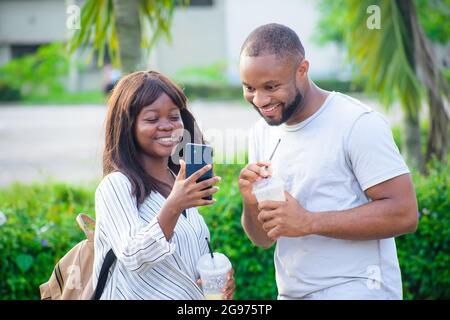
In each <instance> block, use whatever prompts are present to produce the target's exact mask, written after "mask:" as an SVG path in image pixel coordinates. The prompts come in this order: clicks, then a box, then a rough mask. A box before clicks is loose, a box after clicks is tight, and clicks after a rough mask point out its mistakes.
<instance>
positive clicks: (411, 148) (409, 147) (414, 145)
mask: <svg viewBox="0 0 450 320" xmlns="http://www.w3.org/2000/svg"><path fill="white" fill-rule="evenodd" d="M403 118H404V120H403V123H404V130H403V139H402V144H403V150H405V157H406V159H407V161H408V164H409V165H410V166H412V167H414V168H416V169H418V170H420V171H422V172H423V168H424V165H423V157H422V151H421V148H420V120H419V119H420V118H419V114H418V113H417V115H411V114H409V113H406V112H405V113H404V115H403Z"/></svg>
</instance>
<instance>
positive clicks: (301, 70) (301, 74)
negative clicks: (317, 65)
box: [297, 59, 309, 80]
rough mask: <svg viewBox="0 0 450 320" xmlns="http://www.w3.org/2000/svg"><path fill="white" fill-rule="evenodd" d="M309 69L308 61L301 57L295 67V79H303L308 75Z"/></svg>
mask: <svg viewBox="0 0 450 320" xmlns="http://www.w3.org/2000/svg"><path fill="white" fill-rule="evenodd" d="M308 71H309V61H308V60H306V59H302V61H301V62H300V63H299V64H298V67H297V79H298V80H303V79H305V78H306V77H307V76H308Z"/></svg>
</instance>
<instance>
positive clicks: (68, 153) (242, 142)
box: [0, 101, 400, 186]
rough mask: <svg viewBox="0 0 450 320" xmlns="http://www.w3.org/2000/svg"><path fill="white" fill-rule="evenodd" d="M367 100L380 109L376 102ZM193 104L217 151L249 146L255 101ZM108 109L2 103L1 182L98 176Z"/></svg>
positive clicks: (76, 179) (393, 117)
mask: <svg viewBox="0 0 450 320" xmlns="http://www.w3.org/2000/svg"><path fill="white" fill-rule="evenodd" d="M364 102H366V103H367V104H369V105H370V106H371V107H374V108H375V109H379V107H378V105H377V104H376V103H374V102H371V101H364ZM191 107H192V110H193V112H194V114H195V116H196V118H197V120H198V122H199V124H200V126H201V128H202V130H203V132H205V135H206V137H207V138H208V139H209V140H210V142H211V143H212V144H213V145H214V146H215V149H216V152H215V153H216V155H217V156H221V155H223V154H227V155H230V154H233V153H236V152H237V153H242V152H243V151H244V150H245V149H246V146H247V137H246V135H247V132H248V129H249V128H250V127H251V125H252V124H253V123H254V122H255V121H256V120H257V119H258V118H259V115H258V114H257V113H256V112H255V111H254V110H253V109H252V108H251V107H250V106H247V105H244V104H239V103H228V102H214V103H211V102H208V103H206V102H201V101H196V102H193V103H192V104H191ZM105 112H106V108H105V106H101V105H84V106H32V107H31V106H5V105H3V106H2V105H0V186H6V185H9V184H10V183H11V182H13V181H21V182H25V183H29V182H32V181H36V180H43V179H48V178H50V179H54V180H57V181H69V182H73V183H85V182H90V181H96V180H98V179H99V178H100V177H101V153H102V147H103V130H102V128H103V122H104V117H105ZM389 118H390V119H391V123H392V122H398V121H399V120H400V117H399V113H397V114H392V115H390V116H389ZM222 159H223V160H224V161H226V160H227V159H224V158H222ZM228 160H229V159H228Z"/></svg>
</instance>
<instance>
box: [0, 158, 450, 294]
mask: <svg viewBox="0 0 450 320" xmlns="http://www.w3.org/2000/svg"><path fill="white" fill-rule="evenodd" d="M240 168H241V166H238V165H226V166H225V165H219V166H217V167H216V172H217V174H218V175H220V176H221V177H222V178H223V180H222V182H221V184H220V187H221V189H220V191H219V193H218V196H217V199H218V201H217V203H216V204H215V205H214V206H213V207H207V208H201V209H200V212H201V213H202V214H203V215H204V216H205V219H206V221H207V223H208V226H209V229H210V231H211V241H212V245H213V247H214V250H216V251H221V252H224V253H226V254H227V255H228V256H229V257H230V260H231V262H232V264H233V266H234V268H235V272H236V274H235V275H236V284H237V289H236V293H235V298H236V299H276V295H277V290H276V285H275V276H274V267H273V248H272V249H270V250H263V249H260V248H257V247H255V246H254V245H252V244H251V242H250V241H249V240H248V239H247V237H246V235H245V234H244V231H243V229H242V227H241V223H240V216H241V210H242V204H241V200H240V196H239V193H238V189H237V179H236V177H237V176H238V174H239V170H240ZM414 182H415V187H416V192H417V199H418V202H419V207H420V212H421V218H420V223H419V229H418V231H417V232H416V233H415V234H411V235H406V236H401V237H398V238H397V239H396V243H397V248H398V256H399V259H400V265H401V268H402V276H403V285H404V297H405V298H407V299H435V298H441V299H443V298H446V299H448V298H450V268H449V266H450V188H449V186H450V161H449V163H448V165H447V166H437V165H435V166H434V167H433V169H432V170H431V171H430V176H429V177H428V178H425V177H421V176H419V175H414ZM94 190H95V186H90V187H74V186H69V185H66V184H53V183H52V184H41V185H33V186H24V185H18V184H17V185H14V186H11V187H9V188H6V189H3V190H0V211H3V212H4V214H5V215H6V216H7V222H6V223H5V224H4V225H2V226H0V277H1V278H2V281H1V282H0V299H38V298H39V290H38V287H39V284H41V283H43V282H45V281H46V280H47V279H48V277H49V276H50V274H51V272H52V269H53V266H54V264H55V263H56V261H57V260H58V258H59V257H61V256H62V255H63V254H64V253H65V252H67V251H68V249H69V248H71V247H72V246H73V245H74V244H75V243H77V242H78V241H80V240H81V239H82V238H83V235H82V233H81V231H79V229H78V227H77V225H76V222H75V216H76V214H77V213H79V212H87V213H90V214H92V213H93V212H94V203H93V194H94Z"/></svg>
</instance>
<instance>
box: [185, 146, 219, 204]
mask: <svg viewBox="0 0 450 320" xmlns="http://www.w3.org/2000/svg"><path fill="white" fill-rule="evenodd" d="M184 161H185V162H186V178H188V177H190V176H191V175H192V174H193V173H194V172H196V171H198V170H200V169H201V168H203V167H204V166H206V165H208V164H211V165H212V164H213V148H212V147H211V146H209V145H206V144H198V143H187V144H186V147H185V152H184ZM212 177H213V169H212V168H211V169H210V170H208V171H207V172H205V173H204V174H203V175H202V176H201V177H200V178H199V179H197V182H201V181H204V180H207V179H209V178H212ZM209 188H211V187H208V189H209ZM203 199H205V200H212V195H210V196H208V197H205V198H203Z"/></svg>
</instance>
